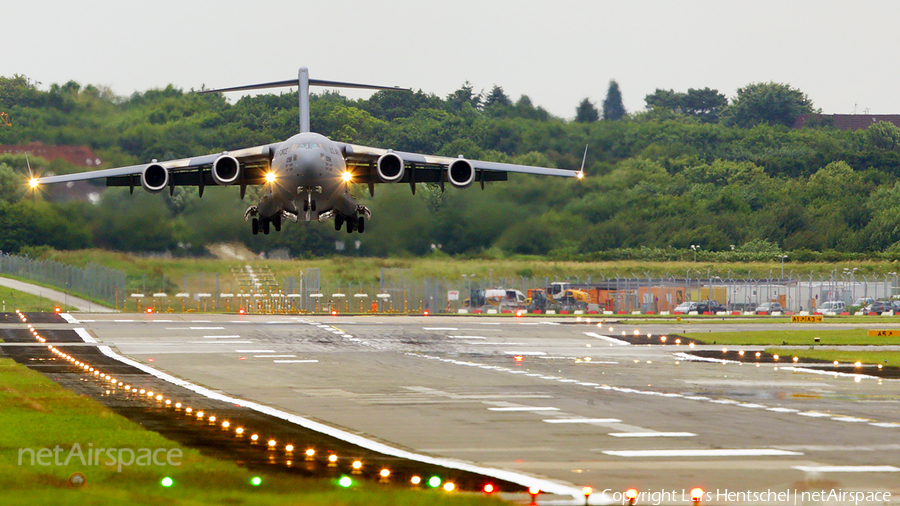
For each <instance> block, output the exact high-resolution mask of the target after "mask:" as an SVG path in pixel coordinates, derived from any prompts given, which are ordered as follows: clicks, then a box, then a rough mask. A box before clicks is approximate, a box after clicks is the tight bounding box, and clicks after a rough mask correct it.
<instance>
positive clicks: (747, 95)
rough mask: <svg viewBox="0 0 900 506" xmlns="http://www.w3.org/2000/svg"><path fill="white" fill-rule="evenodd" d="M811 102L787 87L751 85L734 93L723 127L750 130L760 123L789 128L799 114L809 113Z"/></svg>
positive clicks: (804, 95)
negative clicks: (728, 126)
mask: <svg viewBox="0 0 900 506" xmlns="http://www.w3.org/2000/svg"><path fill="white" fill-rule="evenodd" d="M813 112H815V111H814V110H813V103H812V100H810V99H809V97H808V96H806V94H805V93H803V92H802V91H800V90H798V89H796V88H792V87H791V86H790V85H788V84H782V83H775V82H768V83H751V84H748V85H747V86H744V87H743V88H739V89H738V90H737V96H736V97H735V98H734V100H732V102H731V105H730V106H728V107H727V108H726V109H725V120H726V124H728V125H734V126H739V127H745V128H747V127H752V126H754V125H758V124H760V123H765V124H768V125H784V126H793V125H794V123H795V122H796V121H797V118H798V117H799V116H800V115H801V114H810V113H813Z"/></svg>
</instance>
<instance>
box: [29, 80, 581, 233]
mask: <svg viewBox="0 0 900 506" xmlns="http://www.w3.org/2000/svg"><path fill="white" fill-rule="evenodd" d="M310 85H316V86H327V87H341V88H364V89H376V90H397V91H409V90H406V89H403V88H397V87H388V86H374V85H367V84H355V83H344V82H335V81H323V80H319V79H310V78H309V71H308V70H307V69H306V68H305V67H303V68H301V69H300V71H299V75H298V78H297V79H296V80H293V79H292V80H288V81H278V82H271V83H263V84H253V85H249V86H238V87H233V88H221V89H216V90H203V91H200V92H199V93H224V92H230V91H245V90H255V89H264V88H279V87H293V86H297V87H298V94H299V96H300V98H299V100H300V132H299V133H298V134H296V135H294V136H293V137H291V138H289V139H287V140H286V141H283V142H275V143H272V144H266V145H263V146H254V147H250V148H244V149H239V150H237V151H230V152H223V153H218V154H211V155H205V156H199V157H196V158H182V159H178V160H167V161H157V160H152V161H151V162H150V163H145V164H140V165H131V166H127V167H117V168H112V169H102V170H95V171H90V172H81V173H76V174H66V175H59V176H47V177H40V178H35V177H34V176H33V175H32V178H31V181H30V184H31V186H32V188H37V187H38V186H40V185H43V184H53V183H64V182H69V181H82V180H90V179H106V185H107V186H127V187H129V188H130V189H131V191H132V192H134V188H135V187H137V186H141V187H143V188H144V190H146V191H148V192H151V193H158V192H161V191H163V190H165V189H167V188H168V189H169V192H170V193H171V192H173V191H174V189H175V187H176V186H196V187H198V190H199V192H200V196H201V197H202V196H203V189H204V188H205V187H206V186H213V185H219V186H230V185H238V186H240V190H241V198H242V199H243V198H244V194H245V192H246V189H247V186H250V185H263V186H264V188H263V192H262V196H261V197H260V198H259V202H258V203H257V204H255V205H251V206H250V207H249V208H247V210H246V211H245V213H244V219H245V220H250V221H251V223H252V227H253V233H254V234H258V233H259V232H260V231H262V232H263V233H264V234H268V233H269V230H270V228H274V229H275V230H276V231H280V230H281V225H282V222H283V220H284V219H289V220H292V221H298V220H300V219H303V220H305V221H310V220H312V219H313V218H315V219H316V220H318V221H320V222H321V221H325V220H328V219H334V228H335V230H340V229H341V228H342V227H344V226H346V229H347V232H354V231H358V232H363V231H365V226H366V220H367V219H369V218H370V217H371V212H370V211H369V209H368V208H366V206H364V205H361V204H359V203H358V202H357V201H356V199H355V198H353V196H352V195H351V193H350V188H351V184H354V183H358V184H367V185H368V187H369V193H370V194H371V195H373V196H374V194H375V184H377V183H409V185H410V188H411V190H412V192H413V193H415V191H416V187H415V185H416V183H438V184H439V185H440V187H441V190H443V189H444V185H445V183H449V184H450V185H451V186H453V187H456V188H466V187H468V186H471V185H472V184H475V183H478V184H480V185H481V187H482V188H484V183H485V182H488V181H505V180H506V179H507V174H508V173H509V172H521V173H526V174H540V175H549V176H564V177H578V178H581V177H583V176H584V161H583V160H582V165H581V170H578V171H575V170H564V169H554V168H548V167H531V166H525V165H514V164H508V163H497V162H485V161H481V160H467V159H465V158H463V157H462V156H460V157H459V158H451V157H445V156H434V155H425V154H419V153H407V152H403V151H394V150H391V149H382V148H373V147H368V146H360V145H357V144H349V143H345V142H334V141H332V140H330V139H328V138H327V137H325V136H323V135H320V134H317V133H314V132H311V131H310V128H309V87H310ZM585 154H587V150H585Z"/></svg>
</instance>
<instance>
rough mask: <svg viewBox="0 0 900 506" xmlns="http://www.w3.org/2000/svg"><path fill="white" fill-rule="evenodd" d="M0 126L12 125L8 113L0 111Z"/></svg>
mask: <svg viewBox="0 0 900 506" xmlns="http://www.w3.org/2000/svg"><path fill="white" fill-rule="evenodd" d="M0 126H8V127H11V126H12V122H11V121H10V120H9V114H6V113H5V112H0Z"/></svg>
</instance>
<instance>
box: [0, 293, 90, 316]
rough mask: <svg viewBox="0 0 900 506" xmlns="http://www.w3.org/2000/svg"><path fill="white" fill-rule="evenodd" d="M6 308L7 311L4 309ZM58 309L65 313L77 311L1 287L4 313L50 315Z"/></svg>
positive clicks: (0, 297) (1, 307)
mask: <svg viewBox="0 0 900 506" xmlns="http://www.w3.org/2000/svg"><path fill="white" fill-rule="evenodd" d="M4 307H5V309H3V308H4ZM56 307H60V308H62V309H63V310H65V311H74V310H75V308H73V307H71V306H64V305H63V304H60V303H58V302H54V301H52V300H50V299H46V298H44V297H38V296H37V295H31V294H29V293H25V292H20V291H18V290H13V289H12V288H7V287H5V286H0V309H2V310H3V312H7V313H11V312H13V311H15V310H16V309H18V310H19V311H22V312H36V313H40V312H44V313H50V312H53V310H54V308H56Z"/></svg>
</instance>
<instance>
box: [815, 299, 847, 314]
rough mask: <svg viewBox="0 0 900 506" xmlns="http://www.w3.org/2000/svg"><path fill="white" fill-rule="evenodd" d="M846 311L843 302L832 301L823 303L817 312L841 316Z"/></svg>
mask: <svg viewBox="0 0 900 506" xmlns="http://www.w3.org/2000/svg"><path fill="white" fill-rule="evenodd" d="M846 310H847V305H846V304H844V301H841V300H832V301H828V302H823V303H822V305H821V306H819V309H818V310H817V311H818V312H820V313H822V314H830V315H837V314H841V313H843V312H844V311H846Z"/></svg>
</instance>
